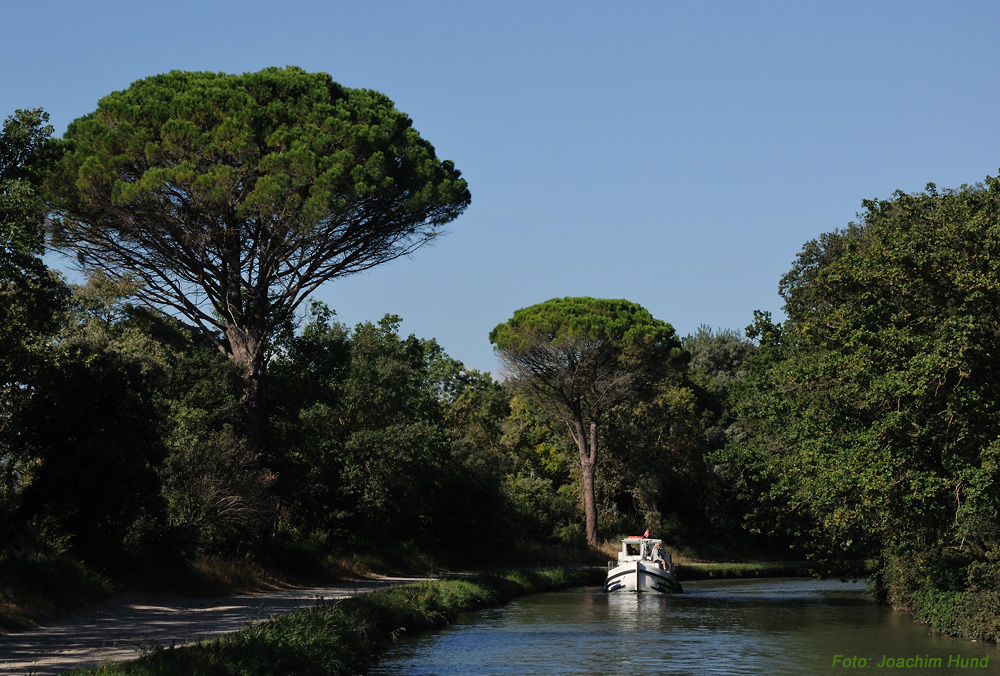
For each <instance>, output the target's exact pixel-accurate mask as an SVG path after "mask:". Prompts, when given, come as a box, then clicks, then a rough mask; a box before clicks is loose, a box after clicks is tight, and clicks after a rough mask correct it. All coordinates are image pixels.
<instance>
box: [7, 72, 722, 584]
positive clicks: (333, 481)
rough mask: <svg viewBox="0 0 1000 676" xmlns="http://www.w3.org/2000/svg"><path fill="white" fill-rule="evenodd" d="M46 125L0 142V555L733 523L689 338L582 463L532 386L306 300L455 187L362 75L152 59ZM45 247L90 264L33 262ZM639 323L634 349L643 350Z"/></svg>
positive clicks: (286, 548)
mask: <svg viewBox="0 0 1000 676" xmlns="http://www.w3.org/2000/svg"><path fill="white" fill-rule="evenodd" d="M52 131H53V130H52V128H51V126H50V125H48V124H47V116H46V114H45V113H44V112H43V111H41V110H22V111H17V112H16V113H15V114H14V115H13V116H11V117H10V118H8V119H7V121H6V123H5V125H4V129H3V135H2V144H3V145H2V147H0V149H2V152H3V159H2V161H3V164H2V172H3V173H2V174H0V180H2V183H0V197H2V201H0V209H2V211H0V221H2V223H3V239H2V245H3V258H2V259H0V260H2V263H3V266H4V267H3V270H2V277H0V284H2V293H3V294H4V300H5V302H4V304H3V309H4V312H5V313H6V317H5V319H6V321H5V322H4V323H3V327H2V329H0V331H2V340H3V343H4V346H5V348H6V349H4V351H3V353H2V357H0V359H2V360H3V364H2V367H3V368H2V373H3V390H2V393H0V406H2V414H0V423H2V429H0V469H2V473H0V524H2V525H0V529H2V531H3V532H2V536H3V537H2V538H0V543H2V547H3V550H4V552H3V554H4V555H10V556H16V555H19V554H24V553H31V552H55V553H61V554H67V555H70V556H73V557H76V558H79V559H82V560H85V561H86V562H87V563H88V564H89V565H91V566H93V567H95V568H97V569H100V570H102V571H110V572H111V573H114V572H115V571H119V572H121V571H128V570H136V569H141V568H142V567H143V566H146V565H150V564H151V563H162V562H168V561H173V562H179V561H184V560H189V559H191V558H193V557H199V556H206V555H209V556H212V555H227V556H232V555H237V554H238V555H250V556H255V557H260V558H263V559H268V560H272V561H277V562H281V561H284V562H286V563H287V562H290V561H294V560H296V559H303V558H306V559H308V558H310V557H312V558H317V557H321V556H322V555H323V554H325V553H329V552H331V551H337V550H340V551H343V550H345V549H352V548H362V549H367V550H378V549H381V548H383V547H386V546H388V545H389V544H391V546H392V548H393V550H394V551H401V550H400V547H402V548H404V549H405V548H406V547H411V548H412V549H414V550H421V551H425V552H427V551H429V552H437V553H439V554H443V555H445V556H452V555H456V554H461V555H463V556H465V557H470V556H472V555H488V556H489V558H490V560H493V561H496V560H497V559H498V556H499V557H501V558H502V556H504V555H505V554H504V553H505V552H510V551H516V550H518V549H530V548H533V547H534V548H537V547H540V546H545V545H549V544H562V545H565V544H583V543H585V542H588V541H589V542H591V543H593V542H594V541H595V540H596V533H597V531H596V524H597V515H598V514H599V515H600V523H601V531H600V534H601V536H602V537H615V536H617V535H620V534H621V533H623V532H635V531H637V530H639V529H641V528H644V527H650V526H652V527H653V528H654V529H655V528H657V527H660V525H661V524H662V527H663V528H664V532H667V531H669V532H671V533H674V534H675V535H676V536H677V538H678V540H683V539H684V538H686V537H687V538H688V540H689V541H692V542H693V541H694V540H693V538H691V537H689V536H690V535H691V534H693V533H696V532H697V533H699V534H704V533H708V532H714V531H713V529H716V530H718V529H725V528H726V524H727V523H728V522H729V520H728V519H726V518H723V517H722V516H720V515H721V514H722V513H723V512H724V507H719V505H713V506H712V507H711V508H703V505H704V504H706V503H705V502H704V501H703V500H702V499H701V497H700V495H699V493H700V492H701V491H700V489H701V488H703V487H704V488H706V490H705V491H704V493H705V494H706V495H708V494H714V495H721V494H722V492H723V491H721V489H720V488H719V487H718V486H716V485H714V484H713V481H714V480H713V478H712V476H713V475H712V474H711V473H710V472H708V471H706V470H705V466H704V458H705V457H706V455H705V452H706V450H707V449H708V445H707V444H706V443H704V442H702V441H701V437H702V436H704V435H699V433H698V432H697V430H698V429H699V428H700V426H702V425H703V424H704V420H705V419H706V416H709V417H711V410H712V406H713V405H712V403H711V401H712V397H711V395H710V394H709V393H708V391H707V390H706V389H705V388H703V387H701V386H700V385H699V384H698V383H697V382H696V379H695V378H694V377H693V376H690V375H689V374H688V371H687V368H686V366H685V364H684V360H683V359H676V360H675V361H676V362H677V363H676V364H675V366H676V368H675V369H673V370H671V371H670V374H671V375H669V376H668V374H667V372H666V371H663V370H662V369H660V370H657V369H652V370H649V375H648V377H647V378H646V381H645V382H644V384H643V385H642V387H641V388H640V390H641V391H642V392H643V393H646V394H649V395H650V398H648V399H646V398H642V400H641V401H640V399H639V398H636V397H624V398H620V397H617V395H616V397H614V398H613V399H612V401H611V402H610V404H608V405H606V406H605V409H606V410H605V411H603V414H606V416H607V417H609V418H610V417H611V416H612V415H613V416H615V417H616V424H614V425H608V426H605V427H603V428H602V431H601V434H602V439H603V440H602V442H601V446H602V448H606V449H608V452H606V453H603V454H602V455H601V457H600V458H599V459H596V456H595V460H594V462H592V463H591V464H590V466H587V465H580V464H579V463H577V462H575V461H574V459H573V458H574V455H575V452H576V449H574V448H572V447H571V446H570V443H569V439H568V438H567V436H566V435H565V433H564V430H563V429H562V424H563V422H564V419H562V418H560V416H559V415H555V414H554V413H555V412H554V411H552V410H549V409H545V408H540V407H538V406H536V403H537V402H536V401H535V400H533V399H532V398H531V397H529V396H527V394H526V392H525V391H524V390H517V389H516V388H512V387H506V386H504V385H502V384H500V383H498V382H495V381H494V380H493V378H492V377H490V375H489V374H484V373H480V372H477V371H475V370H471V369H467V368H465V367H464V366H463V365H462V364H461V363H459V362H457V361H455V360H454V359H452V358H450V357H449V356H448V355H447V354H446V353H445V351H444V350H443V349H442V348H441V346H439V345H438V344H437V343H436V342H435V341H434V340H433V339H421V338H417V337H415V336H403V335H400V333H399V323H400V320H399V318H398V317H393V316H387V317H384V318H382V319H381V320H379V321H377V322H365V323H362V324H359V325H358V326H355V327H346V326H344V325H342V324H340V323H339V322H337V321H336V318H335V313H334V311H333V310H332V309H330V308H327V307H325V306H323V305H321V304H317V303H306V304H303V303H304V302H305V301H307V298H308V295H309V293H310V292H311V291H312V290H314V289H315V288H316V287H317V285H318V284H320V283H323V282H325V281H329V280H330V279H333V278H335V277H337V276H341V275H344V274H350V273H353V272H357V271H360V270H364V269H368V268H369V267H371V266H373V265H377V264H379V263H382V262H385V261H388V260H392V259H394V258H397V257H399V256H402V255H405V254H408V253H411V252H412V251H414V250H415V249H416V248H419V247H420V246H421V245H423V244H425V243H426V242H428V241H430V240H431V238H433V237H434V236H435V235H436V233H437V229H438V227H439V226H440V225H442V224H443V223H445V222H447V221H449V220H451V219H453V218H455V217H456V216H458V215H459V214H460V213H461V212H462V210H463V209H464V207H465V206H466V205H467V204H468V203H469V199H470V198H469V192H468V189H467V186H466V184H465V182H464V181H463V180H462V179H461V178H460V175H459V173H458V172H457V170H456V169H455V168H454V166H453V165H452V164H451V163H450V162H448V161H444V160H439V159H438V158H437V157H436V156H435V154H434V151H433V148H432V147H431V146H430V144H429V143H427V142H426V141H424V140H423V139H421V138H420V137H419V135H417V133H416V132H415V131H414V130H413V129H412V126H411V124H410V122H409V120H408V118H406V117H405V116H404V115H402V114H401V113H399V112H398V111H396V110H395V109H394V108H393V106H392V104H391V102H390V101H388V99H386V98H385V97H383V96H382V95H380V94H378V93H375V92H368V91H353V90H348V89H346V88H343V87H341V86H340V85H337V84H336V83H333V82H332V81H331V80H330V79H329V77H328V76H325V75H313V74H308V73H305V72H303V71H301V70H299V69H294V68H290V69H267V70H265V71H262V72H260V73H253V74H247V75H244V76H222V75H216V74H204V73H202V74H198V73H171V74H167V75H164V76H157V77H154V78H149V79H147V80H143V81H140V82H138V83H135V84H134V85H132V87H130V88H129V89H128V90H126V91H124V92H116V93H114V94H111V95H109V96H108V97H105V98H104V99H102V100H101V102H99V104H98V108H97V110H96V111H95V112H94V113H92V114H90V115H87V116H85V117H84V118H81V119H80V120H77V121H75V122H74V123H72V124H71V125H70V126H69V128H68V130H67V132H66V134H65V136H64V137H63V138H62V139H54V138H52ZM46 246H48V247H52V248H57V249H61V250H63V251H65V252H67V253H70V254H72V255H74V256H76V257H77V259H78V260H79V261H80V263H81V266H82V269H83V271H84V272H85V273H86V279H87V281H86V283H85V284H80V285H73V284H68V283H66V282H65V281H64V280H63V279H62V278H61V277H60V276H59V275H58V274H56V273H54V272H53V271H51V270H49V269H47V268H46V266H45V264H44V262H43V258H42V254H43V251H44V249H45V247H46ZM583 300H585V301H587V302H585V303H584V304H583V309H584V314H587V313H590V314H594V313H593V312H592V310H593V309H594V308H593V307H592V305H593V303H592V302H591V301H593V299H583ZM593 302H597V301H593ZM622 307H624V308H626V309H629V310H630V311H631V310H635V309H636V308H633V307H632V306H631V304H628V303H627V302H624V301H623V302H622ZM643 312H645V311H643ZM645 314H646V315H647V316H648V313H645ZM598 315H599V313H597V314H594V316H595V317H597V316H598ZM624 319H625V320H627V319H628V317H625V318H624ZM650 319H651V318H650ZM667 329H669V327H668V326H667V325H663V327H660V330H661V332H664V331H665V333H664V336H665V337H666V338H668V339H669V340H666V341H664V342H663V345H664V347H666V349H667V350H668V352H669V351H671V350H673V351H674V352H677V353H678V355H679V353H680V348H679V345H680V344H679V342H678V341H677V339H676V338H674V337H673V336H672V331H673V330H672V329H669V330H667ZM615 330H616V331H618V332H619V333H620V332H621V331H625V332H626V333H629V331H630V329H629V326H628V321H623V319H622V318H618V319H617V325H616V329H615ZM629 335H631V333H629ZM619 338H620V336H619ZM633 338H634V337H633ZM633 338H629V340H631V341H632V342H633V343H635V345H634V346H633V348H634V349H631V351H629V352H628V353H629V357H628V360H626V361H629V360H631V361H635V362H636V363H639V362H642V361H643V360H644V359H645V361H646V362H649V359H648V358H646V357H644V356H643V351H642V350H641V349H640V347H641V346H640V345H639V343H637V342H635V340H634V339H633ZM647 338H648V336H647ZM484 339H485V337H484ZM643 339H645V338H643ZM639 342H641V341H639ZM625 344H631V343H629V342H628V340H627V341H625V342H624V343H622V342H621V341H619V342H618V343H616V345H625ZM609 345H610V344H609ZM602 354H603V358H604V359H605V360H607V357H608V356H609V355H611V352H609V348H607V347H606V348H605V349H604V350H603V352H602ZM675 356H676V355H675ZM668 370H669V369H668ZM654 372H655V373H654ZM654 376H655V377H654ZM644 377H645V376H644ZM635 384H636V386H637V387H638V382H636V383H635ZM637 391H639V390H637ZM643 407H645V411H642V410H641V409H642V408H643ZM612 409H613V410H612ZM592 413H593V412H591V414H592ZM588 415H590V414H588ZM594 421H595V422H596V417H594ZM590 423H591V420H589V419H588V423H587V424H590ZM595 429H596V428H595ZM654 435H655V439H653V438H652V437H653V436H654ZM647 441H648V442H649V443H646V442H647ZM589 443H590V444H591V445H592V446H593V447H595V448H596V444H597V440H596V437H593V436H592V437H591V441H590V442H589ZM636 446H642V452H641V453H640V452H636V451H634V448H635V447H636ZM595 463H596V465H595ZM668 468H669V469H668ZM720 504H721V503H720ZM581 505H586V510H585V511H586V513H588V514H589V515H590V517H589V519H588V520H587V522H586V527H585V526H584V523H582V522H581V519H580V518H579V512H580V506H581ZM498 552H499V554H498ZM139 564H141V565H139Z"/></svg>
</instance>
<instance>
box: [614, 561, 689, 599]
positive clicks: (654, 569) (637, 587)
mask: <svg viewBox="0 0 1000 676" xmlns="http://www.w3.org/2000/svg"><path fill="white" fill-rule="evenodd" d="M604 591H605V592H617V591H627V592H655V593H659V594H679V593H680V592H681V591H683V590H682V589H681V585H680V583H679V582H678V581H677V575H675V574H674V573H673V572H671V571H667V570H664V569H662V568H660V566H659V565H658V564H655V563H652V562H642V561H629V562H626V563H622V564H620V565H618V566H615V567H614V568H612V569H611V570H609V571H608V577H607V579H606V580H605V581H604Z"/></svg>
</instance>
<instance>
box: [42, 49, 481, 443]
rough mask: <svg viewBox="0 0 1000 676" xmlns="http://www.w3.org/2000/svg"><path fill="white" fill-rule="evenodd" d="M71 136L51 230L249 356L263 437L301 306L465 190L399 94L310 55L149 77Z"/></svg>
mask: <svg viewBox="0 0 1000 676" xmlns="http://www.w3.org/2000/svg"><path fill="white" fill-rule="evenodd" d="M64 145H65V149H66V153H65V156H64V157H63V158H62V160H61V161H60V163H59V165H58V170H57V171H55V172H54V173H53V174H52V176H51V177H50V180H49V181H48V197H49V201H50V204H51V207H52V209H53V210H54V212H55V213H54V217H53V218H52V219H50V228H51V232H52V235H53V238H52V242H53V243H54V244H55V245H58V246H63V247H66V248H67V249H69V250H70V251H71V252H72V253H73V254H74V255H76V256H77V257H78V259H79V260H80V262H81V263H82V264H83V265H85V266H89V267H92V268H98V269H101V270H102V271H103V272H104V274H106V275H108V276H110V277H111V278H112V279H115V280H120V279H125V278H129V277H131V278H135V279H137V280H139V282H140V283H141V284H140V287H139V290H138V293H139V294H140V296H141V297H142V298H144V299H145V300H146V301H147V302H149V303H152V304H154V305H156V306H158V307H160V308H167V309H169V311H170V312H172V313H176V314H178V315H179V316H183V317H185V318H186V319H187V320H188V321H190V322H192V323H193V324H195V325H197V326H198V327H199V328H200V329H201V330H202V331H203V333H204V334H205V336H207V337H208V338H209V339H210V340H212V341H213V342H214V343H215V345H216V347H218V348H219V349H220V350H221V351H223V352H224V353H226V354H228V355H229V356H230V357H231V358H232V359H233V360H234V361H235V362H236V363H237V364H239V365H240V366H241V367H242V368H243V369H244V370H245V374H244V375H245V378H246V388H245V390H244V393H243V396H242V399H243V401H244V404H245V405H246V407H247V409H248V412H249V423H250V426H249V430H250V436H249V439H248V441H249V443H250V445H251V450H252V451H253V452H256V451H258V450H259V443H260V438H259V434H260V431H261V428H262V427H263V424H264V419H263V416H264V404H263V396H264V395H263V377H264V373H265V370H266V368H267V364H268V357H269V355H270V354H271V350H272V349H273V347H274V342H275V339H276V335H275V334H276V333H277V332H279V330H280V328H281V327H282V326H283V325H284V324H285V323H286V322H288V321H290V320H291V319H292V318H293V316H294V313H295V310H296V308H298V307H299V306H300V304H301V303H302V302H303V301H304V300H305V299H306V298H307V297H308V296H309V295H310V294H311V293H312V292H313V291H315V290H316V289H317V288H318V287H319V286H320V285H321V284H323V283H324V282H326V281H329V280H331V279H334V278H337V277H342V276H344V275H348V274H353V273H356V272H360V271H363V270H367V269H370V268H372V267H374V266H376V265H379V264H381V263H384V262H386V261H390V260H393V259H396V258H399V257H401V256H405V255H408V254H410V253H412V252H413V251H414V250H416V249H417V248H419V247H420V246H422V245H424V244H425V243H427V242H428V241H430V240H431V239H433V238H434V237H435V236H436V235H437V233H438V229H439V226H441V225H443V224H445V223H447V222H449V221H451V220H453V219H454V218H456V217H457V216H458V215H459V214H461V213H462V211H463V210H464V209H465V208H466V206H468V204H469V201H470V196H469V191H468V186H467V185H466V182H465V181H464V180H463V179H461V177H460V173H459V172H458V171H457V170H456V169H455V167H454V165H453V164H452V163H451V162H450V161H442V160H440V159H438V158H437V157H436V156H435V153H434V148H433V147H432V146H431V144H430V143H428V142H427V141H426V140H424V139H422V138H421V137H420V136H419V134H418V133H417V132H416V130H414V129H413V126H412V123H411V121H410V119H409V118H408V117H407V116H406V115H404V114H403V113H401V112H399V111H398V110H396V109H395V107H394V106H393V104H392V102H391V101H390V100H389V99H388V98H386V97H385V96H383V95H382V94H380V93H378V92H374V91H370V90H360V89H349V88H346V87H342V86H341V85H339V84H337V83H336V82H334V81H333V80H332V79H331V78H330V76H329V75H326V74H323V73H318V74H310V73H306V72H305V71H303V70H301V69H299V68H285V69H279V68H268V69H265V70H263V71H260V72H258V73H247V74H244V75H227V74H222V73H190V72H179V71H174V72H171V73H167V74H164V75H157V76H154V77H150V78H146V79H144V80H140V81H138V82H135V83H133V84H132V86H131V87H129V88H128V89H126V90H124V91H119V92H114V93H112V94H109V95H108V96H106V97H104V98H103V99H101V101H100V102H99V103H98V106H97V110H95V111H94V112H93V113H91V114H89V115H87V116H85V117H82V118H80V119H78V120H76V121H75V122H73V123H72V124H70V126H69V128H68V130H67V132H66V135H65V144H64Z"/></svg>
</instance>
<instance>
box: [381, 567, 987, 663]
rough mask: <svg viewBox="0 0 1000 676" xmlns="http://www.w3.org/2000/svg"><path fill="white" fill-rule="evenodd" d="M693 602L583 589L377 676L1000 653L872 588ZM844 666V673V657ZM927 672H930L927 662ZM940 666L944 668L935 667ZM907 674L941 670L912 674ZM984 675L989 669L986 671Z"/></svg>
mask: <svg viewBox="0 0 1000 676" xmlns="http://www.w3.org/2000/svg"><path fill="white" fill-rule="evenodd" d="M684 587H685V591H686V593H685V594H681V595H671V596H660V595H652V594H612V595H605V594H602V593H601V592H600V591H599V590H594V589H582V590H581V589H577V590H569V591H565V592H556V593H551V594H544V595H541V596H535V597H530V598H526V599H521V600H518V601H515V602H514V603H512V604H511V605H510V606H509V607H507V608H505V609H496V610H489V611H484V612H480V613H474V614H469V615H467V616H464V617H463V618H462V619H461V620H460V621H459V622H458V623H456V624H455V625H453V626H451V627H449V628H447V629H445V630H443V631H439V632H434V633H430V634H424V635H420V636H415V637H409V638H407V639H406V640H404V641H402V642H401V643H400V644H399V645H398V646H397V647H396V648H395V649H394V650H393V651H392V652H391V653H390V654H389V655H387V656H386V657H385V659H384V660H383V661H382V663H381V664H380V665H378V666H377V667H376V668H375V669H373V670H372V671H371V673H372V674H407V675H410V676H417V675H419V676H432V675H433V676H443V675H446V674H473V675H485V674H490V675H501V674H524V675H528V674H609V673H617V672H623V673H640V672H642V673H658V674H659V673H669V674H824V673H833V672H838V673H839V672H841V671H842V669H843V664H844V662H845V661H847V660H850V659H851V658H852V657H853V658H855V659H867V660H871V662H870V663H869V665H868V666H869V669H873V670H875V671H880V669H878V666H877V665H878V663H879V662H880V661H881V660H882V658H883V655H889V656H890V657H897V656H903V657H913V656H927V657H930V658H940V659H942V660H943V661H942V663H941V664H942V665H945V664H947V662H948V660H949V659H950V658H952V657H953V656H955V655H961V656H962V657H975V658H982V657H986V658H987V659H988V660H989V666H990V667H994V666H995V665H1000V655H998V653H997V649H996V647H995V646H990V645H985V644H979V643H973V642H968V641H953V640H949V639H945V638H942V637H935V636H930V635H928V634H927V630H926V628H923V627H920V626H918V625H915V624H913V623H912V622H911V621H910V620H909V619H908V618H907V617H906V616H904V615H901V614H898V613H893V612H892V611H891V610H888V609H886V608H882V607H880V606H878V605H877V604H875V603H874V602H873V601H871V600H870V599H868V598H867V597H865V596H864V594H863V592H864V585H863V583H841V582H838V581H814V580H788V579H783V580H754V581H718V582H700V583H699V582H691V583H686V584H685V585H684ZM838 655H839V656H841V657H840V663H839V664H838V665H837V666H834V663H835V660H836V659H837V656H838ZM916 664H920V663H919V662H918V663H916ZM923 664H927V662H923ZM930 664H933V662H930ZM905 671H906V673H907V674H940V673H942V669H941V668H940V667H938V668H933V667H931V668H920V667H917V668H907V669H906V670H905ZM980 673H982V672H980Z"/></svg>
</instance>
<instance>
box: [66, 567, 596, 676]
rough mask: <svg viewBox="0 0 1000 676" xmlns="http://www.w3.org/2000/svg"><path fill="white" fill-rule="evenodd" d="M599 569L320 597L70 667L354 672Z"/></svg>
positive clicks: (111, 674)
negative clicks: (220, 631)
mask: <svg viewBox="0 0 1000 676" xmlns="http://www.w3.org/2000/svg"><path fill="white" fill-rule="evenodd" d="M603 579H604V571H603V570H602V569H599V568H580V569H566V568H561V569H554V570H539V571H523V570H522V571H513V572H508V573H496V574H483V575H472V576H463V577H461V578H456V579H445V580H428V581H423V582H418V583H415V584H408V585H404V586H400V587H394V588H392V589H386V590H381V591H376V592H372V593H370V594H364V595H359V596H354V597H351V598H347V599H340V600H335V601H328V602H320V603H318V604H316V605H314V606H311V607H308V608H303V609H301V610H297V611H294V612H291V613H288V614H285V615H281V616H278V617H275V618H272V619H270V620H267V621H264V622H258V623H254V624H250V625H248V626H246V627H245V628H244V629H242V630H240V631H237V632H234V633H231V634H226V635H224V636H221V637H219V638H217V639H214V640H211V641H208V642H204V643H199V644H196V645H192V646H185V647H182V648H166V649H163V648H156V649H153V650H152V651H151V652H150V653H149V654H147V655H145V656H143V657H141V658H139V659H137V660H132V661H129V662H122V663H118V664H110V665H104V666H100V667H95V668H91V669H84V670H78V671H74V672H70V673H73V674H77V675H78V676H80V675H82V674H94V675H96V674H101V675H103V676H126V675H127V676H137V675H140V674H141V675H148V674H158V675H161V676H165V675H171V674H178V675H180V674H191V673H200V674H211V675H214V674H219V675H222V674H241V675H247V676H253V675H254V674H261V675H264V674H275V673H280V674H286V675H294V674H305V673H308V674H330V675H338V674H356V673H362V672H364V671H365V670H366V669H367V667H368V666H369V665H370V664H371V663H372V662H373V660H374V658H375V657H376V656H377V655H379V654H381V653H382V652H383V651H384V650H386V649H387V648H388V647H390V646H392V645H393V644H394V643H395V642H396V641H397V640H398V639H399V637H400V636H402V635H404V634H406V633H411V632H418V631H421V630H426V629H431V628H434V627H442V626H445V625H447V624H449V623H451V622H453V621H455V619H456V618H457V617H458V616H459V614H460V613H463V612H465V611H470V610H477V609H482V608H488V607H497V606H501V605H505V604H507V603H509V602H510V601H511V600H513V599H515V598H518V597H521V596H526V595H531V594H538V593H541V592H546V591H553V590H558V589H566V588H571V587H578V586H584V585H599V584H600V583H601V582H602V581H603Z"/></svg>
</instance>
